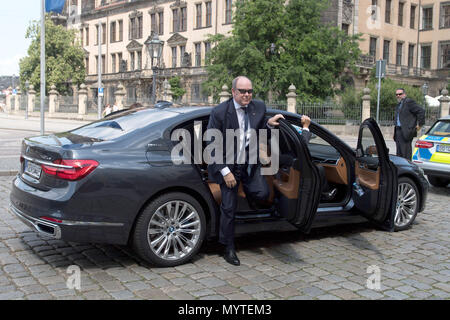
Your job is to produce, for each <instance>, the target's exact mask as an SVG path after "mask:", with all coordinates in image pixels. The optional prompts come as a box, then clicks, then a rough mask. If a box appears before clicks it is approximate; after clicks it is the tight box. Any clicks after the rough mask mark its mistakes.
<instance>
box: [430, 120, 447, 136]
mask: <svg viewBox="0 0 450 320" xmlns="http://www.w3.org/2000/svg"><path fill="white" fill-rule="evenodd" d="M428 135H431V136H441V137H450V121H438V122H437V123H436V124H435V125H434V126H433V127H432V128H431V129H430V131H429V132H428Z"/></svg>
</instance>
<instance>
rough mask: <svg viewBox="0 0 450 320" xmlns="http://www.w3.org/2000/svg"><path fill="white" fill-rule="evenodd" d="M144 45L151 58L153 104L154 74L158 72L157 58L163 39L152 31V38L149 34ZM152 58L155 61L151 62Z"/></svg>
mask: <svg viewBox="0 0 450 320" xmlns="http://www.w3.org/2000/svg"><path fill="white" fill-rule="evenodd" d="M145 45H146V46H147V49H148V52H149V54H150V58H151V66H152V73H153V87H152V104H153V105H154V104H155V102H156V74H157V73H158V65H159V59H160V58H161V54H162V49H163V46H164V41H162V40H159V38H158V34H157V33H154V34H153V38H152V37H151V36H149V37H148V38H147V40H146V41H145ZM154 59H155V60H156V61H155V62H156V63H153V60H154Z"/></svg>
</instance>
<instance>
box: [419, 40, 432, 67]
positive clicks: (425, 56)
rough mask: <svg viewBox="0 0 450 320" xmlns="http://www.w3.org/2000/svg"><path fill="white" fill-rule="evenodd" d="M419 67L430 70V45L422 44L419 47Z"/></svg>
mask: <svg viewBox="0 0 450 320" xmlns="http://www.w3.org/2000/svg"><path fill="white" fill-rule="evenodd" d="M420 67H421V68H423V69H430V68H431V45H430V44H423V45H421V46H420Z"/></svg>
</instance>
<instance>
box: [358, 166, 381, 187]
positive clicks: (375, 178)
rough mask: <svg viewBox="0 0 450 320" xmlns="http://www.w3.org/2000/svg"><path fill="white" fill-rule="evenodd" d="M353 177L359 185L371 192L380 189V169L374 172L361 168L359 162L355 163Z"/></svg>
mask: <svg viewBox="0 0 450 320" xmlns="http://www.w3.org/2000/svg"><path fill="white" fill-rule="evenodd" d="M355 175H356V178H357V179H358V181H359V184H360V185H363V186H365V187H367V188H369V189H372V190H378V189H379V188H380V168H378V169H377V170H376V171H374V170H370V169H367V168H365V167H364V165H363V166H361V162H359V161H356V164H355Z"/></svg>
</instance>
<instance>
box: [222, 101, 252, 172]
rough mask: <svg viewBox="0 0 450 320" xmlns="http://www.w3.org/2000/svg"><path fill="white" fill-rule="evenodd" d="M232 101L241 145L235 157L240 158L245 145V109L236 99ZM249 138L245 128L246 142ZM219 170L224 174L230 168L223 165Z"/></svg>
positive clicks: (248, 132) (248, 131)
mask: <svg viewBox="0 0 450 320" xmlns="http://www.w3.org/2000/svg"><path fill="white" fill-rule="evenodd" d="M233 103H234V108H235V109H236V115H237V119H238V123H239V129H240V130H241V131H240V133H241V134H240V135H239V141H240V142H239V143H240V146H241V149H240V150H239V152H238V155H237V159H240V157H241V156H242V155H243V152H245V150H244V149H245V146H244V138H245V134H244V130H245V111H244V110H243V109H242V108H243V106H241V105H240V104H239V103H237V102H236V100H234V99H233ZM244 108H248V106H245V107H244ZM248 129H250V120H249V123H248ZM249 140H250V130H247V143H248V141H249ZM220 172H221V173H222V176H224V177H225V176H226V175H227V174H228V173H230V172H231V170H230V168H228V167H225V168H223V169H222V170H220Z"/></svg>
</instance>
